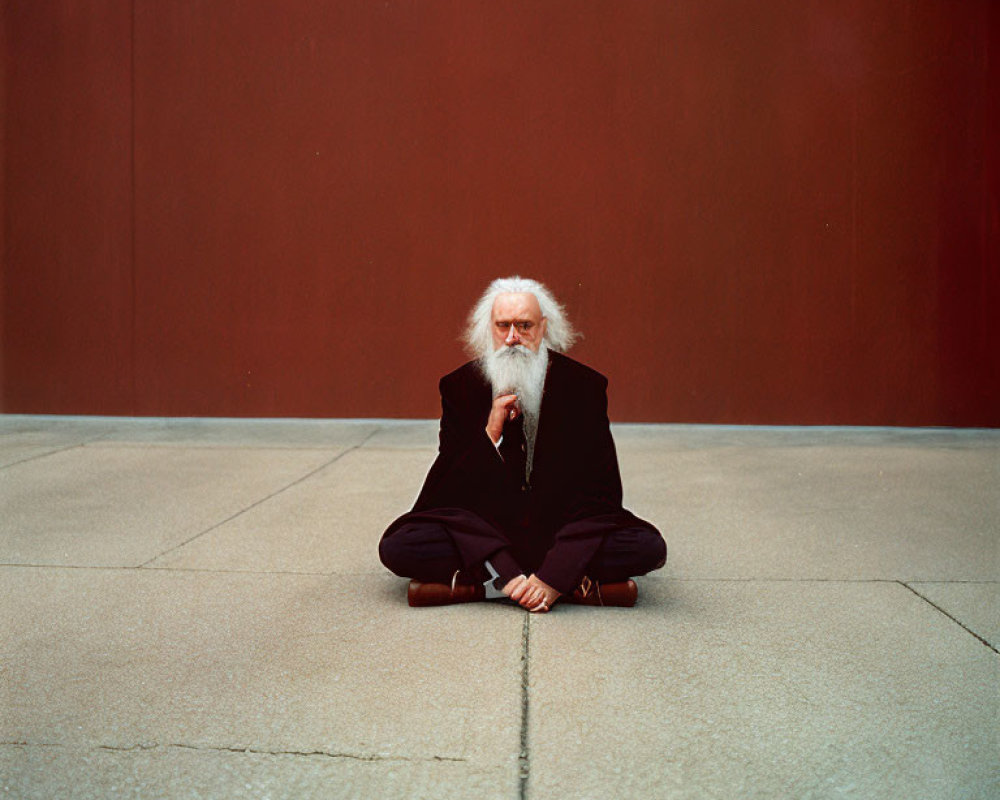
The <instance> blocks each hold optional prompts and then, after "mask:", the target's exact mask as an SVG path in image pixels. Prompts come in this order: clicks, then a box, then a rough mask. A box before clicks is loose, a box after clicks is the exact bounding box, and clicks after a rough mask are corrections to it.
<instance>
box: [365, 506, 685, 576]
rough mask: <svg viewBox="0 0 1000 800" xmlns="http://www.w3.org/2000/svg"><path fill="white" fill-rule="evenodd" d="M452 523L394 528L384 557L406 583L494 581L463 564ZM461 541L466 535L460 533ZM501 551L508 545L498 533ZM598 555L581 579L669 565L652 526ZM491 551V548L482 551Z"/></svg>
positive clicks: (603, 544)
mask: <svg viewBox="0 0 1000 800" xmlns="http://www.w3.org/2000/svg"><path fill="white" fill-rule="evenodd" d="M454 533H455V532H453V531H450V530H449V529H448V527H447V525H446V524H444V523H441V522H433V521H429V520H425V519H419V518H418V519H416V520H412V521H402V524H399V525H396V526H393V527H391V528H390V529H389V530H388V531H386V533H385V535H384V536H383V537H382V540H381V542H379V557H380V558H381V559H382V563H383V564H385V566H386V567H388V568H389V569H390V570H391V571H392V572H394V573H395V574H396V575H399V576H400V577H403V578H414V579H416V580H418V581H426V582H432V583H450V582H451V580H452V577H453V576H454V575H455V572H456V571H459V582H461V583H478V582H481V581H483V580H485V579H486V578H487V577H488V574H487V573H486V571H485V569H484V568H483V567H482V565H481V563H479V564H468V563H463V559H462V557H461V554H460V552H459V548H458V547H457V546H456V544H455V536H454ZM459 535H460V536H461V534H459ZM496 537H497V538H496V543H495V544H496V546H495V547H494V548H493V549H500V548H503V547H505V546H507V544H508V542H507V541H506V540H505V539H504V538H503V536H502V535H501V534H499V533H497V534H496ZM593 546H594V548H595V550H594V555H593V557H592V558H591V559H590V561H589V562H588V563H587V564H586V565H585V566H584V567H583V571H582V574H581V575H580V576H579V577H580V578H582V577H583V576H587V577H589V578H590V579H591V580H596V581H601V582H604V583H610V582H615V581H624V580H628V579H629V578H632V577H635V576H637V575H645V574H646V573H647V572H650V571H652V570H654V569H659V568H660V567H662V566H663V565H664V563H665V562H666V558H667V548H666V544H665V542H664V541H663V538H662V537H661V536H660V534H659V533H658V532H657V531H656V530H655V529H653V528H651V527H649V526H641V525H637V526H635V527H620V528H615V529H612V530H609V531H607V532H606V533H604V534H603V535H601V536H600V537H598V539H597V540H595V541H594V543H593ZM482 549H483V550H489V549H490V547H489V545H486V546H484V547H483V548H482Z"/></svg>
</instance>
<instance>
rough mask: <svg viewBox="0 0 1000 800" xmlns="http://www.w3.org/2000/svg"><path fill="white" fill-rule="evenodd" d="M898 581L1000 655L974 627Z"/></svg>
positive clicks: (999, 651) (899, 582) (906, 584)
mask: <svg viewBox="0 0 1000 800" xmlns="http://www.w3.org/2000/svg"><path fill="white" fill-rule="evenodd" d="M897 583H898V584H899V585H900V586H903V587H905V588H907V589H909V590H910V591H911V592H913V593H914V594H915V595H916V596H917V597H919V598H920V599H921V600H923V601H924V602H925V603H927V604H928V605H929V606H931V607H932V608H935V609H937V610H938V611H940V612H941V613H942V614H944V615H945V616H946V617H947V618H948V619H950V620H951V621H952V622H954V623H955V624H956V625H958V627H960V628H961V629H962V630H963V631H965V632H966V633H968V634H970V635H971V636H973V637H975V638H976V639H978V640H979V641H980V642H981V643H982V644H983V645H985V646H986V647H988V648H989V649H990V650H992V651H993V652H994V653H996V654H997V655H1000V650H998V649H997V648H995V647H994V646H993V645H991V644H990V643H989V642H988V641H986V639H984V638H983V637H982V636H980V635H979V634H978V633H976V632H975V631H974V630H972V628H970V627H969V626H968V625H966V624H965V623H963V622H962V621H961V620H959V619H958V618H957V617H955V616H954V615H952V614H949V613H948V612H947V611H945V610H944V609H943V608H941V606H939V605H938V604H937V603H935V602H934V601H933V600H931V599H930V598H928V597H925V596H924V595H922V594H920V592H918V591H917V590H916V589H914V588H913V587H912V586H910V584H908V583H904V582H903V581H897Z"/></svg>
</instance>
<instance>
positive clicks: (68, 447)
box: [0, 442, 90, 470]
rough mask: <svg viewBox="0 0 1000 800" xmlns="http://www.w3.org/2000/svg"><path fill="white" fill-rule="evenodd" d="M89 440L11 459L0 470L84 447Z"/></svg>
mask: <svg viewBox="0 0 1000 800" xmlns="http://www.w3.org/2000/svg"><path fill="white" fill-rule="evenodd" d="M88 444H90V442H77V443H76V444H68V445H66V446H65V447H59V448H57V449H55V450H49V451H48V452H46V453H39V454H38V455H35V456H28V457H27V458H22V459H21V460H20V461H12V462H11V463H9V464H4V465H3V466H2V467H0V470H4V469H10V468H11V467H16V466H17V465H18V464H27V463H28V462H29V461H38V459H40V458H48V457H49V456H54V455H58V454H59V453H66V452H68V451H70V450H76V449H77V448H83V447H86V446H87V445H88Z"/></svg>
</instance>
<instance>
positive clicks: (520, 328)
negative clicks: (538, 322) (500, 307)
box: [493, 319, 535, 333]
mask: <svg viewBox="0 0 1000 800" xmlns="http://www.w3.org/2000/svg"><path fill="white" fill-rule="evenodd" d="M493 324H494V325H496V326H497V330H499V331H508V330H510V327H511V326H512V325H513V326H514V327H515V328H517V332H518V333H527V332H528V331H530V330H531V329H532V328H534V327H535V323H534V322H532V321H531V320H530V319H515V320H510V321H509V322H505V321H503V320H497V321H496V322H494V323H493Z"/></svg>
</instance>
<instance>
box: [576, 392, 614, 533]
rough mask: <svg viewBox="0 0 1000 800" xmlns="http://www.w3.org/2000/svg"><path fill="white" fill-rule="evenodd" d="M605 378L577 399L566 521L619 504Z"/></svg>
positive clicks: (609, 512)
mask: <svg viewBox="0 0 1000 800" xmlns="http://www.w3.org/2000/svg"><path fill="white" fill-rule="evenodd" d="M607 386H608V382H607V380H606V379H604V378H603V376H602V379H601V384H600V386H597V387H594V388H593V390H592V391H590V392H588V393H587V395H586V396H585V397H582V398H579V400H580V409H579V411H580V415H579V418H578V431H579V433H578V446H579V450H578V452H579V456H578V459H577V464H578V465H579V466H578V469H577V470H576V479H575V480H574V481H573V482H572V485H571V486H570V494H569V498H568V500H569V502H568V507H567V509H566V515H565V519H566V521H567V522H572V521H575V520H580V519H586V518H588V517H594V516H599V515H602V514H611V513H615V512H618V511H621V508H622V479H621V474H620V472H619V469H618V454H617V452H616V450H615V443H614V439H613V438H612V436H611V425H610V422H609V420H608V392H607Z"/></svg>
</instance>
